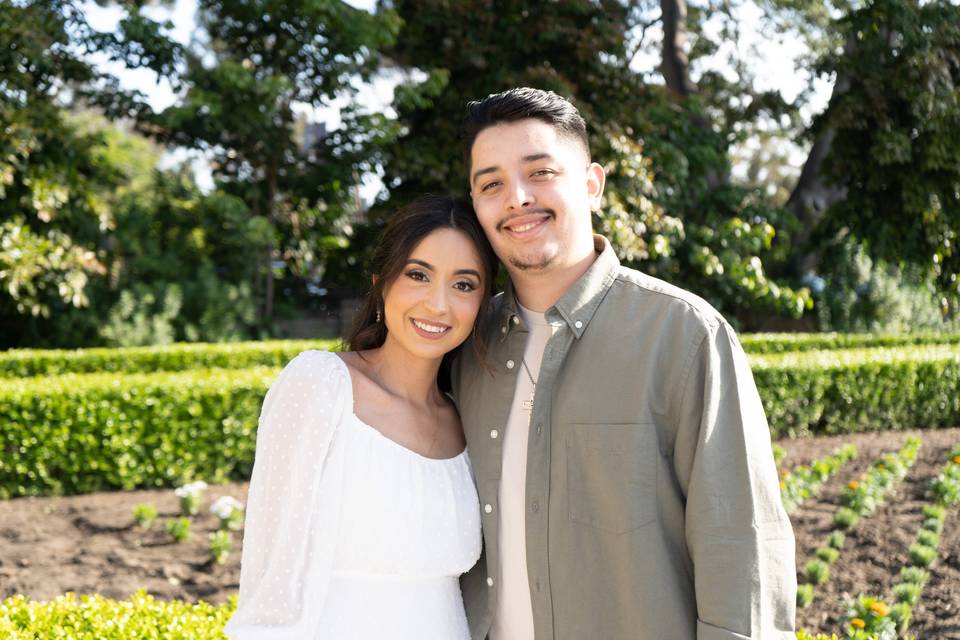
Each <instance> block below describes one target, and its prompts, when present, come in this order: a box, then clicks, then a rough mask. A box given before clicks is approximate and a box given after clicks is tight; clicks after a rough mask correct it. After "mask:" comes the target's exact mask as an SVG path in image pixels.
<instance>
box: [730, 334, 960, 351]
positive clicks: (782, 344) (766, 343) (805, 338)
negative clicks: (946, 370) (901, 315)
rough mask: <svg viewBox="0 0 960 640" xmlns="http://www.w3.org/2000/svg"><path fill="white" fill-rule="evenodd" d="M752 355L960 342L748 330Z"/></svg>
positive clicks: (745, 340) (956, 340) (959, 337)
mask: <svg viewBox="0 0 960 640" xmlns="http://www.w3.org/2000/svg"><path fill="white" fill-rule="evenodd" d="M740 342H741V343H742V344H743V349H744V351H746V352H747V353H749V354H773V353H787V352H797V351H827V350H840V349H864V348H874V347H888V348H889V347H908V346H912V345H928V344H960V334H956V333H909V334H887V335H883V334H875V333H745V334H742V335H741V336H740Z"/></svg>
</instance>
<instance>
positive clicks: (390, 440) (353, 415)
mask: <svg viewBox="0 0 960 640" xmlns="http://www.w3.org/2000/svg"><path fill="white" fill-rule="evenodd" d="M328 353H330V354H331V355H332V356H333V357H334V358H336V359H337V361H338V362H339V363H340V365H341V366H342V367H343V371H344V373H345V374H346V376H347V382H348V383H349V385H348V388H349V398H348V400H349V407H350V409H349V410H350V417H351V418H352V419H353V421H354V422H356V423H359V424H360V425H361V426H363V427H366V428H367V429H370V430H372V431H373V432H374V434H375V435H378V436H380V437H381V438H383V439H384V440H386V441H387V442H388V443H390V444H392V445H393V446H395V447H398V448H399V449H402V450H403V451H406V452H407V453H409V454H411V455H413V456H416V457H417V458H420V459H421V460H426V461H428V462H441V463H442V462H455V461H457V460H459V459H460V458H462V457H463V456H464V455H466V453H467V446H466V445H464V447H463V450H462V451H461V452H460V453H458V454H457V455H455V456H453V457H452V458H431V457H430V456H425V455H423V454H422V453H420V452H419V451H414V450H413V449H411V448H410V447H407V446H405V445H402V444H400V443H399V442H397V441H396V440H394V439H393V438H391V437H390V436H388V435H387V434H385V433H384V432H382V431H380V429H377V428H376V427H375V426H373V425H372V424H369V423H367V422H364V421H363V420H362V419H361V418H360V416H358V415H357V414H356V412H355V411H354V410H353V374H352V373H351V372H350V365H348V364H347V361H346V360H344V359H343V358H342V357H340V354H339V353H338V352H335V351H331V352H328Z"/></svg>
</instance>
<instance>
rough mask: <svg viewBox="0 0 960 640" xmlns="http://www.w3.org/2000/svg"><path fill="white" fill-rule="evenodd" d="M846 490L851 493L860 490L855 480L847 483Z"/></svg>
mask: <svg viewBox="0 0 960 640" xmlns="http://www.w3.org/2000/svg"><path fill="white" fill-rule="evenodd" d="M847 488H849V489H850V490H851V491H856V490H857V489H859V488H860V483H859V482H857V481H856V480H851V481H850V482H848V483H847Z"/></svg>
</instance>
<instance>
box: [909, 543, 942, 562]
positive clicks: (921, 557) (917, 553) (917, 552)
mask: <svg viewBox="0 0 960 640" xmlns="http://www.w3.org/2000/svg"><path fill="white" fill-rule="evenodd" d="M936 559H937V550H936V549H934V548H933V547H928V546H927V545H925V544H916V543H915V544H912V545H910V561H911V562H912V563H913V564H914V566H917V567H929V566H930V565H931V564H933V561H934V560H936Z"/></svg>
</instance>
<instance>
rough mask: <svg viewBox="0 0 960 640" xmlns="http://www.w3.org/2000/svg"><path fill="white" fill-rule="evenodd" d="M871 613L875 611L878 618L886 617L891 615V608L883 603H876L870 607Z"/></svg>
mask: <svg viewBox="0 0 960 640" xmlns="http://www.w3.org/2000/svg"><path fill="white" fill-rule="evenodd" d="M870 611H873V612H874V613H875V614H877V615H878V616H885V615H887V614H888V613H890V607H888V606H887V605H885V604H883V603H882V602H874V603H873V604H871V605H870Z"/></svg>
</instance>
